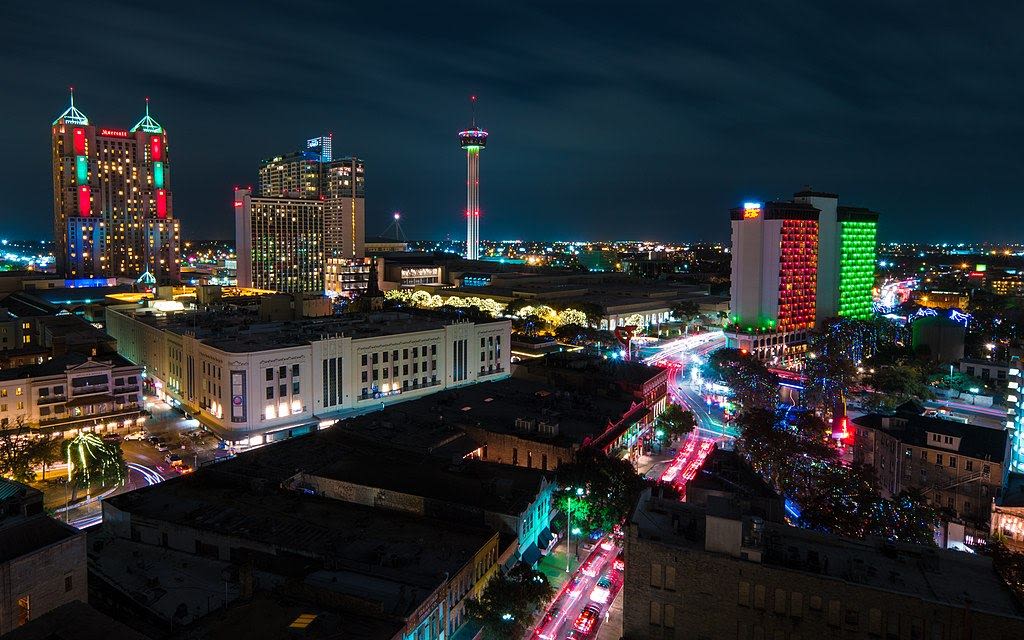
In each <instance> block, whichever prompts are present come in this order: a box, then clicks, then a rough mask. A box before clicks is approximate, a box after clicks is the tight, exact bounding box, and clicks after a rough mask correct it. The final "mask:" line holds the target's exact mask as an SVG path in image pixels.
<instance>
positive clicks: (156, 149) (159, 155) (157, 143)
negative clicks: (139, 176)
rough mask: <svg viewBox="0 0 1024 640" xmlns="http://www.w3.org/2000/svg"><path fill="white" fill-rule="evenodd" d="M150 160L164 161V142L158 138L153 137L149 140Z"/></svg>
mask: <svg viewBox="0 0 1024 640" xmlns="http://www.w3.org/2000/svg"><path fill="white" fill-rule="evenodd" d="M149 155H150V160H163V159H164V142H163V140H162V139H161V138H160V136H153V137H152V138H150V139H149Z"/></svg>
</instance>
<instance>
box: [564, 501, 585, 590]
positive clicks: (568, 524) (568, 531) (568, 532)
mask: <svg viewBox="0 0 1024 640" xmlns="http://www.w3.org/2000/svg"><path fill="white" fill-rule="evenodd" d="M582 495H583V489H581V488H579V487H576V496H577V499H578V497H579V496H582ZM565 520H566V521H565V572H566V573H569V571H570V565H571V563H572V558H571V557H570V556H569V549H570V548H571V546H572V494H571V493H570V494H569V506H568V507H567V508H566V515H565ZM578 548H579V547H578V546H577V549H578Z"/></svg>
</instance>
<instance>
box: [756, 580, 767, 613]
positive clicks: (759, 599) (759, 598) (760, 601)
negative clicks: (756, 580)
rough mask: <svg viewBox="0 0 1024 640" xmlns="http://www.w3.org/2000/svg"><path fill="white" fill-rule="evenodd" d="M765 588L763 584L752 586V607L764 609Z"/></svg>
mask: <svg viewBox="0 0 1024 640" xmlns="http://www.w3.org/2000/svg"><path fill="white" fill-rule="evenodd" d="M764 595H765V588H764V585H763V584H759V585H755V586H754V608H755V609H764Z"/></svg>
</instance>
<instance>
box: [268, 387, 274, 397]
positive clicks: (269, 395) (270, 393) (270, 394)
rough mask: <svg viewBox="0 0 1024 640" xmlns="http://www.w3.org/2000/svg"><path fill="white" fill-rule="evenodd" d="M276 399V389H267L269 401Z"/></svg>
mask: <svg viewBox="0 0 1024 640" xmlns="http://www.w3.org/2000/svg"><path fill="white" fill-rule="evenodd" d="M273 399H274V387H267V400H273Z"/></svg>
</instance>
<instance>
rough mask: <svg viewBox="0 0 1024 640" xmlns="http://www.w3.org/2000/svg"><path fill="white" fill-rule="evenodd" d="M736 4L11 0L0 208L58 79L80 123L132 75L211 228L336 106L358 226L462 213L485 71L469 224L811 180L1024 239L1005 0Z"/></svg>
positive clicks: (582, 221)
mask: <svg viewBox="0 0 1024 640" xmlns="http://www.w3.org/2000/svg"><path fill="white" fill-rule="evenodd" d="M744 4H745V3H741V2H721V1H715V2H668V1H666V2H659V3H651V4H648V3H645V2H635V1H634V2H615V3H604V2H564V1H551V0H549V1H547V2H536V3H533V2H521V1H517V2H510V1H508V0H503V1H500V2H471V3H465V4H463V3H448V2H384V1H379V0H371V1H366V0H364V1H362V2H340V1H336V2H310V1H305V2H295V1H291V2H274V3H261V2H244V3H243V2H238V3H222V2H215V1H207V2H203V3H191V2H148V3H132V4H128V3H117V2H103V1H93V0H89V1H81V0H79V1H77V2H68V3H65V2H47V3H38V2H5V3H3V6H2V7H0V69H2V70H3V74H2V76H0V87H3V90H2V92H0V93H2V100H0V117H2V118H3V121H4V126H3V133H2V134H0V140H2V142H3V149H2V152H0V189H2V190H3V194H4V196H3V197H2V198H0V220H2V225H0V235H4V236H6V237H33V238H34V237H39V238H40V239H42V238H49V236H50V229H51V217H52V193H51V184H50V155H49V154H50V140H49V125H50V123H51V121H52V120H53V119H54V118H55V117H57V116H58V115H59V114H60V113H61V112H62V111H63V110H64V109H65V107H66V103H67V90H66V89H67V87H68V86H69V85H74V86H75V89H76V104H77V106H79V108H80V109H82V111H84V112H85V113H86V115H88V116H89V118H90V120H91V121H92V122H93V123H94V124H99V125H106V126H113V127H121V128H127V127H130V126H131V125H132V124H134V123H135V122H136V121H137V120H138V119H139V117H140V116H141V114H142V111H143V100H144V97H145V96H150V98H151V100H152V114H153V116H154V117H155V118H156V119H157V120H158V121H160V122H161V123H162V124H163V125H164V126H165V127H166V128H167V130H168V135H169V137H170V152H171V161H172V172H173V173H172V185H171V186H172V189H173V193H174V198H175V200H174V206H175V213H176V215H177V217H179V218H180V219H181V220H182V227H183V235H184V237H185V238H186V239H205V238H225V239H227V238H231V237H232V236H233V224H232V221H231V215H232V207H231V195H232V194H231V190H232V187H233V185H235V184H243V185H244V184H253V183H255V180H256V170H257V167H258V164H259V160H260V159H261V158H263V157H266V156H270V155H273V154H275V153H280V152H285V151H289V150H293V149H296V148H298V147H300V146H301V145H302V144H303V142H304V141H305V139H306V138H309V137H313V136H314V135H317V134H319V133H322V132H328V131H332V132H333V133H334V148H335V149H334V150H335V155H336V156H338V155H348V154H355V155H358V156H361V157H363V158H364V159H365V160H366V166H367V206H366V212H367V220H366V227H367V233H368V234H369V235H373V234H375V233H379V232H381V231H382V230H383V229H384V227H385V226H387V224H388V222H389V221H390V213H391V212H392V211H394V210H396V209H397V210H401V211H402V212H403V215H404V227H405V229H406V231H407V233H408V234H409V235H410V236H411V237H415V238H443V237H444V236H445V235H446V234H452V235H453V236H455V237H462V236H464V233H465V231H464V225H463V218H462V216H461V210H462V208H463V207H464V205H465V157H464V155H463V154H462V152H461V151H460V149H459V146H458V140H457V137H456V133H457V132H458V131H459V130H460V128H463V127H465V126H466V125H468V124H469V119H470V109H469V101H468V96H469V95H470V94H477V95H479V96H480V98H479V107H478V122H479V123H480V124H481V125H482V126H484V127H485V128H486V129H488V130H489V131H490V132H491V137H490V139H489V143H488V148H487V149H486V150H485V151H484V152H483V155H482V159H481V201H482V208H483V217H482V223H481V235H482V237H483V238H485V239H513V238H523V239H539V240H547V239H558V238H560V239H664V240H680V241H685V240H726V239H727V238H728V229H729V223H728V209H729V207H731V206H735V205H736V204H737V203H739V202H742V201H744V200H751V199H766V200H767V199H772V198H779V197H789V196H790V195H791V194H792V193H793V192H794V191H796V190H799V189H800V188H802V187H803V186H804V185H806V184H810V185H812V186H813V187H814V188H816V189H819V190H828V191H836V192H838V193H840V195H841V202H845V203H847V204H856V205H861V206H867V207H870V208H872V209H875V210H877V211H879V212H881V214H882V225H881V227H882V228H881V233H882V238H883V239H885V240H921V241H940V240H942V241H957V240H965V241H970V240H997V241H998V240H1017V241H1021V240H1024V224H1022V223H1021V222H1020V219H1021V218H1020V216H1021V212H1020V209H1021V205H1020V193H1021V187H1022V177H1024V135H1022V134H1024V124H1022V123H1024V119H1022V113H1024V111H1022V105H1024V99H1022V98H1024V77H1022V74H1021V68H1022V66H1021V65H1022V63H1024V44H1022V43H1024V39H1022V38H1021V37H1020V27H1021V24H1022V18H1024V8H1022V5H1021V3H1019V2H1006V3H999V2H996V3H978V2H972V3H960V2H957V3H952V2H947V3H941V2H940V3H925V2H914V3H911V2H899V3H896V2H891V1H888V2H830V1H827V0H826V1H821V0H818V1H807V2H773V3H756V4H754V3H751V4H750V6H748V7H744V6H743V5H744ZM897 4H898V5H900V6H901V7H904V8H902V9H897V8H894V6H893V5H897ZM229 5H234V6H229ZM767 5H772V6H771V7H768V6H767ZM825 5H827V7H826V6H825ZM995 5H1003V6H1002V7H997V6H995ZM909 7H914V8H909Z"/></svg>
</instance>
